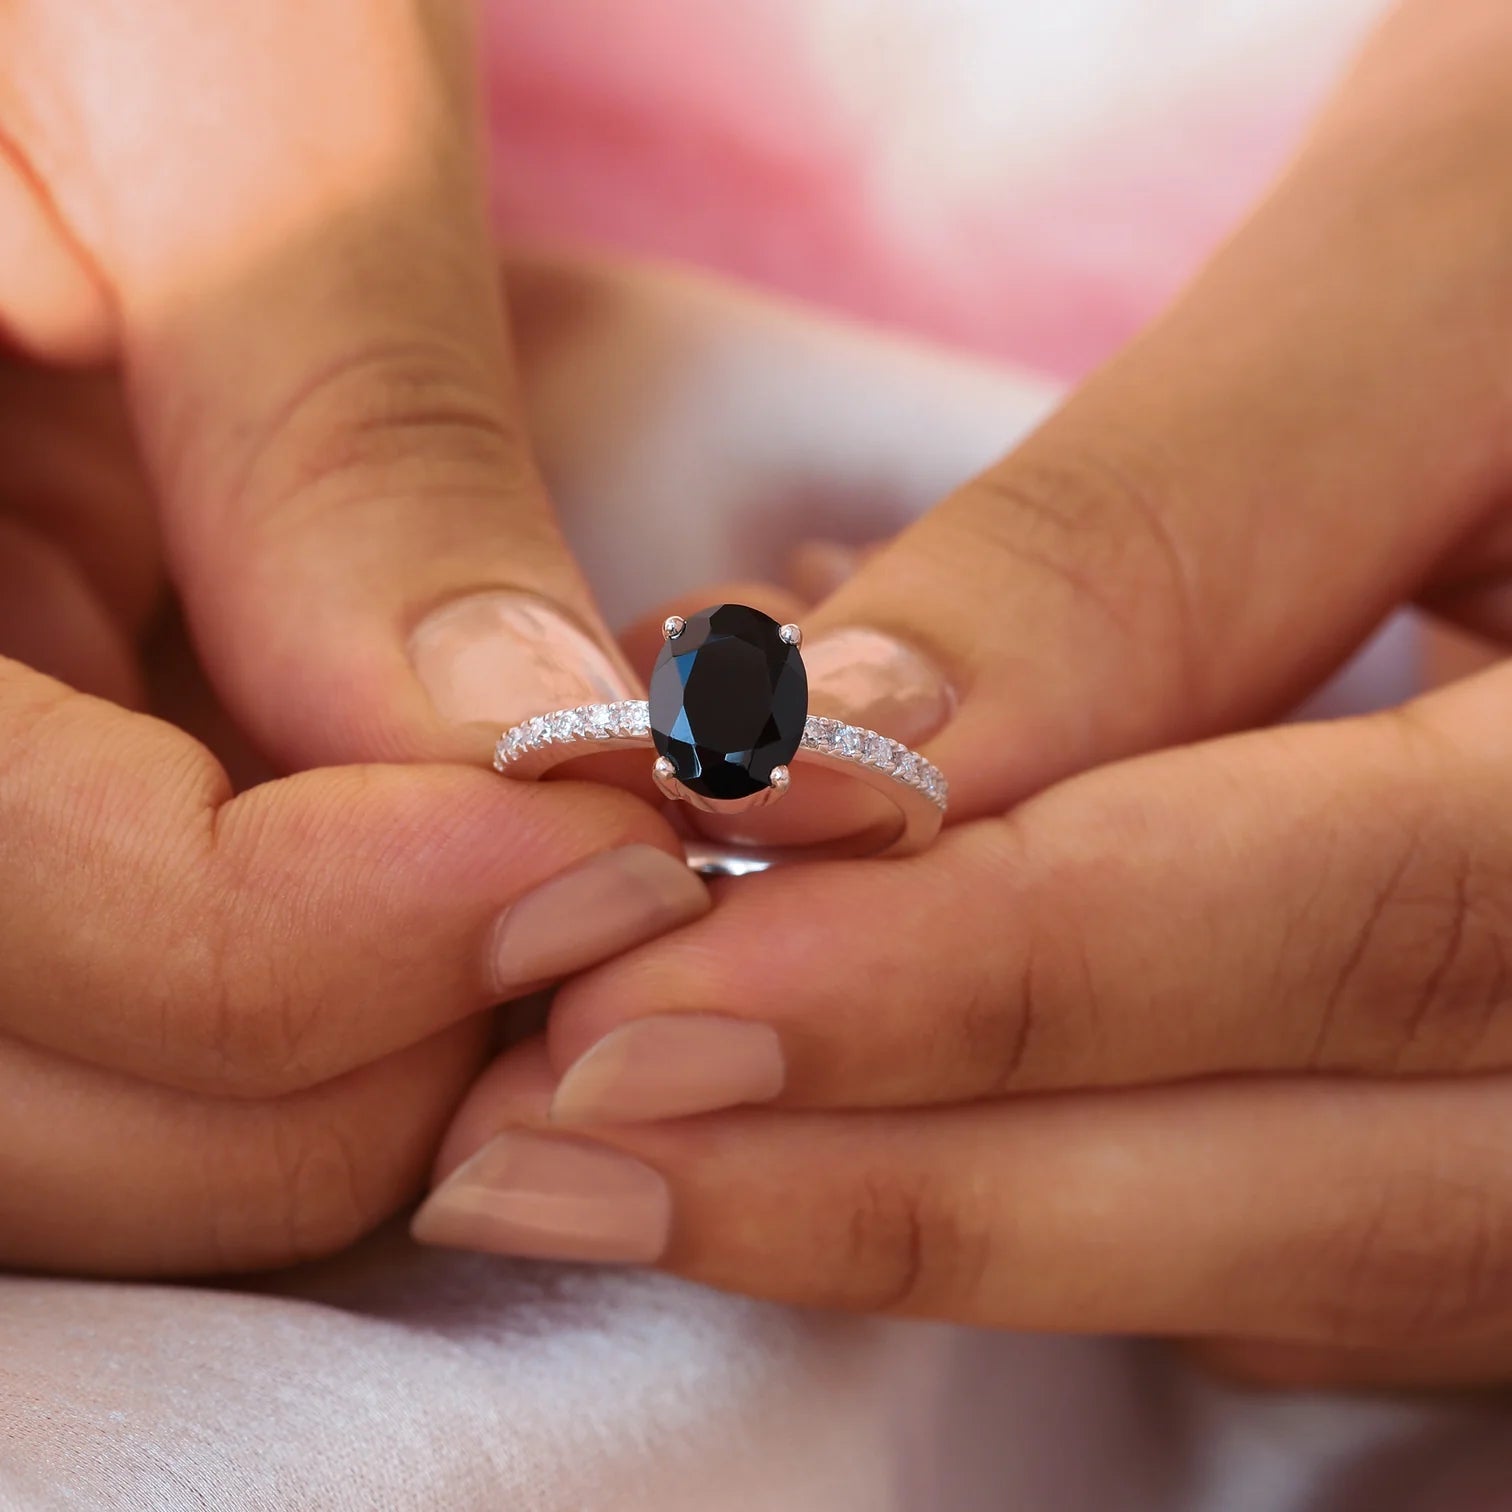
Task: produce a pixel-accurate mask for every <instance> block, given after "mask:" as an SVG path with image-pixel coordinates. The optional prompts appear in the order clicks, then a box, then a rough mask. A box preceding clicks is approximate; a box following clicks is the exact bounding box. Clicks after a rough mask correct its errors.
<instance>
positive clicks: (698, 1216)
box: [414, 1078, 1512, 1349]
mask: <svg viewBox="0 0 1512 1512" xmlns="http://www.w3.org/2000/svg"><path fill="white" fill-rule="evenodd" d="M475 1095H477V1094H475ZM1508 1108H1509V1104H1508V1100H1507V1085H1506V1081H1505V1079H1504V1078H1487V1079H1465V1080H1460V1081H1454V1082H1449V1081H1443V1082H1421V1083H1414V1084H1412V1085H1410V1086H1400V1087H1398V1086H1387V1085H1385V1084H1379V1083H1365V1082H1335V1083H1327V1084H1304V1083H1297V1082H1290V1083H1285V1082H1268V1083H1259V1082H1256V1083H1231V1084H1227V1085H1218V1084H1208V1085H1202V1086H1195V1087H1188V1088H1164V1089H1153V1090H1147V1091H1141V1092H1136V1093H1122V1094H1117V1095H1108V1094H1089V1095H1084V1096H1074V1097H1063V1098H1042V1099H1032V1100H1027V1101H1025V1102H1022V1103H1016V1104H997V1105H992V1106H979V1107H964V1108H951V1109H943V1110H937V1111H934V1112H929V1113H917V1112H916V1113H907V1114H896V1113H890V1114H864V1115H855V1114H853V1115H835V1114H780V1113H779V1114H774V1113H758V1112H745V1113H730V1114H722V1115H718V1116H715V1117H710V1118H706V1119H700V1120H694V1121H689V1122H685V1123H676V1124H660V1125H640V1126H635V1127H633V1128H625V1129H616V1130H613V1131H602V1132H596V1133H595V1134H594V1135H593V1136H592V1138H591V1139H585V1138H582V1137H580V1136H577V1135H571V1136H569V1135H563V1134H557V1133H548V1132H542V1131H541V1130H540V1129H539V1128H538V1127H521V1126H520V1120H519V1119H518V1118H517V1117H516V1116H515V1115H514V1114H513V1112H512V1110H511V1109H510V1108H509V1106H508V1105H504V1104H500V1103H498V1102H495V1103H494V1105H493V1120H494V1121H493V1124H492V1127H493V1128H494V1129H495V1130H500V1129H502V1130H504V1131H505V1132H502V1133H498V1134H496V1135H495V1137H494V1138H493V1139H492V1140H490V1141H489V1142H488V1143H486V1144H484V1145H483V1146H482V1147H481V1149H479V1150H477V1151H476V1152H472V1151H469V1150H466V1149H464V1148H460V1147H457V1146H456V1145H454V1144H453V1142H452V1141H451V1140H448V1148H447V1149H446V1150H445V1151H444V1153H443V1157H442V1159H443V1164H445V1163H448V1162H454V1161H456V1160H458V1159H459V1158H461V1157H463V1156H466V1157H468V1158H466V1159H464V1160H463V1163H462V1164H460V1165H458V1166H456V1168H455V1169H454V1170H453V1173H452V1175H451V1176H450V1178H449V1179H448V1180H447V1181H446V1182H445V1183H444V1184H443V1185H442V1186H440V1187H439V1188H438V1189H437V1190H436V1192H435V1193H434V1194H433V1195H432V1196H431V1198H430V1199H429V1202H428V1203H427V1205H426V1206H425V1207H424V1208H422V1209H421V1211H420V1213H419V1214H418V1215H417V1217H416V1220H415V1225H414V1230H415V1233H416V1236H417V1237H418V1238H420V1239H422V1240H424V1241H426V1242H430V1243H440V1244H450V1245H458V1246H462V1247H466V1248H474V1249H482V1250H489V1251H493V1252H496V1253H508V1254H519V1255H537V1256H553V1257H557V1258H564V1259H566V1258H573V1259H580V1260H598V1261H626V1262H636V1263H650V1264H655V1265H657V1266H659V1267H661V1268H663V1269H666V1270H670V1271H673V1272H675V1273H677V1274H679V1275H682V1276H686V1277H688V1278H690V1279H693V1280H697V1281H701V1282H704V1283H706V1284H709V1285H713V1286H718V1287H721V1288H725V1289H729V1290H734V1291H741V1292H745V1293H748V1294H750V1295H753V1296H759V1297H768V1298H772V1299H775V1300H780V1301H784V1302H790V1303H799V1304H802V1305H819V1306H826V1307H843V1308H850V1309H858V1310H862V1311H867V1312H881V1313H889V1314H902V1315H908V1316H924V1317H939V1318H948V1319H951V1320H954V1321H957V1322H965V1323H973V1324H987V1325H990V1326H994V1327H1011V1328H1028V1329H1036V1330H1038V1329H1047V1330H1066V1331H1074V1332H1077V1333H1159V1334H1166V1335H1170V1334H1183V1335H1191V1334H1219V1333H1221V1334H1224V1335H1226V1336H1228V1337H1231V1338H1243V1337H1255V1338H1268V1339H1272V1340H1284V1341H1289V1342H1292V1343H1297V1344H1327V1345H1330V1346H1343V1347H1366V1346H1368V1347H1371V1348H1385V1349H1394V1348H1404V1347H1410V1346H1414V1345H1416V1344H1418V1343H1421V1342H1424V1341H1433V1342H1434V1343H1435V1344H1437V1345H1439V1346H1448V1345H1451V1344H1455V1343H1457V1342H1464V1341H1470V1340H1477V1339H1478V1340H1481V1341H1483V1342H1484V1341H1489V1340H1491V1339H1499V1340H1501V1341H1503V1343H1504V1344H1506V1345H1507V1346H1508V1347H1509V1348H1512V1309H1509V1306H1508V1296H1509V1293H1508V1289H1507V1287H1506V1285H1505V1281H1506V1275H1507V1268H1508V1264H1509V1261H1508V1252H1509V1247H1512V1246H1509V1239H1508V1235H1509V1232H1512V1230H1509V1227H1508V1224H1507V1222H1506V1217H1505V1215H1506V1213H1507V1212H1508V1211H1509V1210H1512V1209H1509V1203H1508V1178H1507V1174H1506V1161H1505V1159H1504V1156H1503V1151H1504V1148H1505V1142H1506V1139H1507V1137H1508V1135H1509V1133H1512V1126H1509V1122H1508V1120H1509V1112H1508ZM462 1116H463V1117H473V1118H474V1119H475V1121H476V1115H475V1114H470V1113H469V1112H468V1111H467V1110H464V1113H463V1115H462Z"/></svg>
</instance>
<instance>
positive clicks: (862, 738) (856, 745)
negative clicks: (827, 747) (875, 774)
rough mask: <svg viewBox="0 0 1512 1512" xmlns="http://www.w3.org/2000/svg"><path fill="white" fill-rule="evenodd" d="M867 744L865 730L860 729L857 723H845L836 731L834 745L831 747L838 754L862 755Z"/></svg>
mask: <svg viewBox="0 0 1512 1512" xmlns="http://www.w3.org/2000/svg"><path fill="white" fill-rule="evenodd" d="M865 745H866V731H865V730H858V729H857V728H856V727H855V725H848V724H843V725H841V726H840V728H839V729H838V730H836V731H835V740H834V745H833V746H832V747H831V749H832V750H833V751H834V752H835V754H836V755H837V756H860V755H861V754H862V752H863V751H864V749H865Z"/></svg>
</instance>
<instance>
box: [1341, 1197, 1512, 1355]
mask: <svg viewBox="0 0 1512 1512" xmlns="http://www.w3.org/2000/svg"><path fill="white" fill-rule="evenodd" d="M1321 1259H1322V1267H1321V1273H1320V1274H1321V1277H1322V1287H1321V1300H1320V1302H1319V1304H1318V1307H1317V1316H1316V1317H1315V1319H1314V1322H1315V1324H1316V1332H1317V1334H1318V1336H1319V1338H1320V1339H1321V1340H1322V1341H1323V1342H1325V1343H1328V1344H1335V1345H1343V1346H1347V1347H1365V1346H1374V1347H1382V1346H1384V1347H1388V1348H1390V1347H1396V1346H1404V1347H1418V1346H1423V1345H1430V1344H1432V1345H1442V1344H1445V1343H1453V1342H1455V1341H1458V1340H1473V1339H1474V1338H1476V1337H1477V1336H1478V1335H1480V1334H1481V1333H1482V1332H1484V1331H1485V1330H1486V1329H1487V1328H1488V1327H1489V1326H1492V1325H1497V1326H1501V1325H1502V1324H1504V1323H1505V1320H1506V1317H1507V1313H1508V1309H1509V1306H1512V1211H1509V1210H1508V1206H1507V1204H1506V1203H1505V1202H1504V1201H1502V1200H1501V1198H1500V1197H1499V1196H1498V1195H1497V1194H1494V1193H1493V1192H1491V1191H1490V1190H1489V1189H1488V1188H1487V1187H1486V1186H1484V1185H1482V1184H1478V1183H1476V1182H1475V1181H1473V1180H1470V1179H1467V1178H1466V1177H1465V1176H1463V1175H1459V1174H1450V1173H1448V1172H1445V1171H1443V1170H1442V1169H1440V1170H1435V1171H1420V1172H1414V1173H1407V1174H1398V1175H1394V1176H1393V1177H1391V1178H1390V1179H1389V1180H1388V1181H1387V1182H1386V1183H1385V1184H1384V1185H1383V1187H1382V1189H1381V1190H1380V1192H1379V1193H1378V1194H1377V1196H1376V1199H1375V1201H1373V1202H1370V1203H1366V1204H1364V1205H1363V1206H1361V1207H1360V1208H1359V1209H1358V1211H1356V1212H1354V1213H1353V1214H1352V1215H1351V1216H1350V1218H1349V1219H1348V1220H1347V1221H1345V1222H1344V1223H1342V1224H1341V1225H1340V1227H1339V1228H1338V1230H1337V1231H1336V1232H1335V1233H1333V1234H1331V1235H1328V1236H1326V1237H1325V1239H1324V1241H1323V1244H1322V1246H1321Z"/></svg>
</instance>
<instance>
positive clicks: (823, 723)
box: [803, 714, 840, 751]
mask: <svg viewBox="0 0 1512 1512" xmlns="http://www.w3.org/2000/svg"><path fill="white" fill-rule="evenodd" d="M839 728H840V726H839V725H838V724H837V723H836V722H835V721H834V720H833V719H825V718H824V717H823V715H820V714H810V715H809V717H808V718H807V719H806V720H804V722H803V743H804V745H806V746H811V747H812V748H813V749H814V750H816V751H829V750H833V749H834V745H835V731H836V730H838V729H839Z"/></svg>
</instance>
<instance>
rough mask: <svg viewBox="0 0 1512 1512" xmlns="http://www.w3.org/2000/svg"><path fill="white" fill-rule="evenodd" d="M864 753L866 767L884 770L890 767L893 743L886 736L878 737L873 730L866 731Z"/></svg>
mask: <svg viewBox="0 0 1512 1512" xmlns="http://www.w3.org/2000/svg"><path fill="white" fill-rule="evenodd" d="M864 751H865V756H866V764H867V765H868V766H874V767H882V768H884V769H890V768H891V767H892V764H893V743H892V741H890V740H889V739H888V738H887V736H885V735H878V734H877V732H876V731H875V730H869V731H867V735H866V745H865V748H864Z"/></svg>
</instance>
